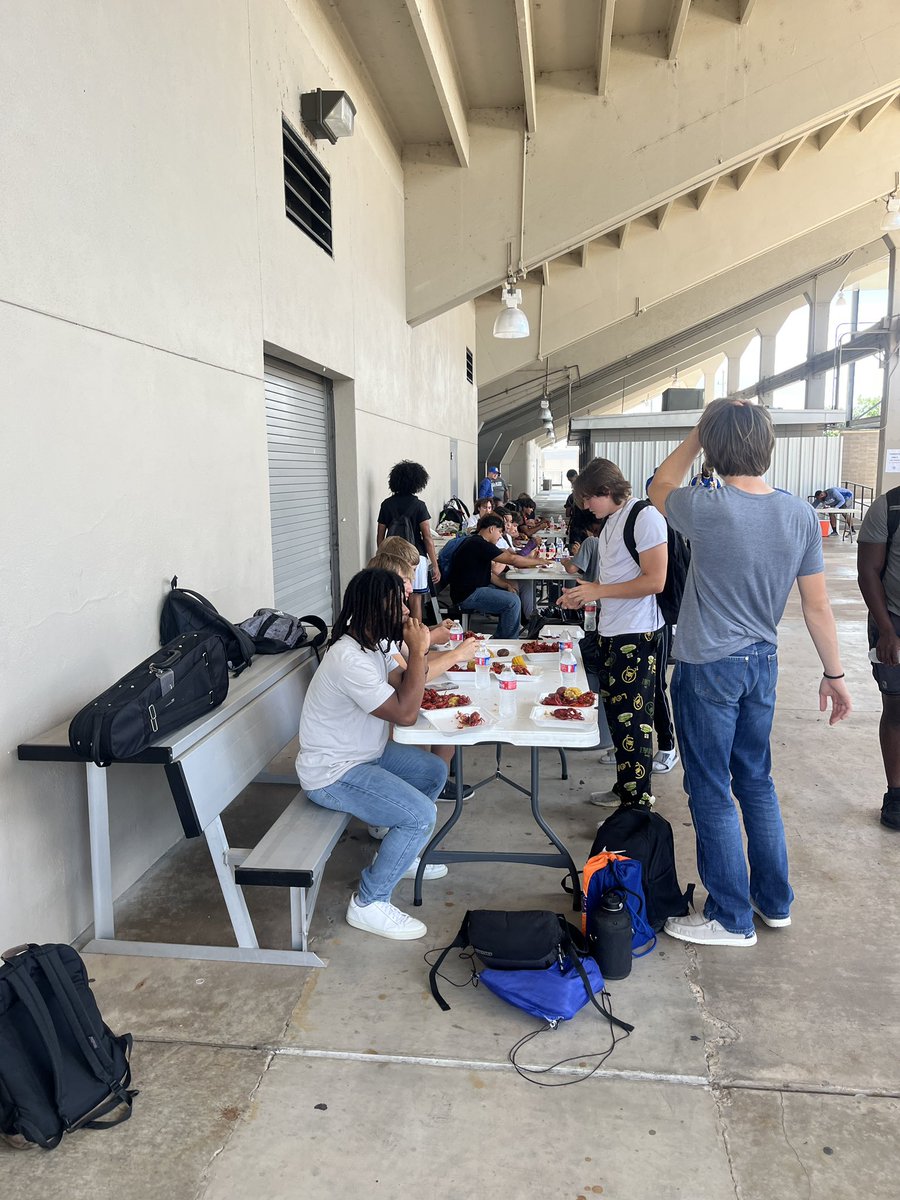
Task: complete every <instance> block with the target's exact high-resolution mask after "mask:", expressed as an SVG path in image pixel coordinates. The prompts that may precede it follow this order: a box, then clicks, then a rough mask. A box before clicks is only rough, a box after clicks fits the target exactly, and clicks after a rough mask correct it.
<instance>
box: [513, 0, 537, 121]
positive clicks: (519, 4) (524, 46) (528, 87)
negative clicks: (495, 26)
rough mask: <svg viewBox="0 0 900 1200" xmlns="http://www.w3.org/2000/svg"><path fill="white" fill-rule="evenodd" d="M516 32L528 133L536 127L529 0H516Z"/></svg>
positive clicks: (532, 37)
mask: <svg viewBox="0 0 900 1200" xmlns="http://www.w3.org/2000/svg"><path fill="white" fill-rule="evenodd" d="M516 32H517V34H518V37H519V59H520V61H521V63H522V87H523V89H524V92H525V126H526V128H527V130H528V132H529V133H534V131H535V129H536V128H537V88H536V86H535V81H534V31H533V29H532V27H531V2H530V0H516Z"/></svg>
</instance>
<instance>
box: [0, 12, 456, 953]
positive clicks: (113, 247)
mask: <svg viewBox="0 0 900 1200" xmlns="http://www.w3.org/2000/svg"><path fill="white" fill-rule="evenodd" d="M48 80H52V86H48V84H47V81H48ZM332 85H333V86H336V87H340V88H346V89H347V91H348V92H350V94H351V95H352V97H353V99H354V101H355V103H356V104H357V107H358V109H359V117H358V125H357V131H356V133H355V135H354V137H353V138H352V139H348V140H346V141H342V142H339V143H338V144H337V145H336V146H334V147H332V146H330V145H329V144H327V143H325V144H322V143H319V144H317V145H316V147H315V150H316V153H317V154H319V156H320V157H321V159H322V161H323V162H324V164H325V166H326V168H327V169H328V170H329V171H330V172H331V175H332V185H333V196H334V211H335V255H334V259H333V260H332V259H330V258H329V257H328V256H327V255H325V254H324V253H323V252H322V251H321V250H319V249H318V248H317V247H316V246H315V245H314V244H313V243H312V242H311V241H309V239H307V238H306V237H305V236H304V235H303V234H302V232H300V231H299V230H297V229H296V228H295V227H294V226H293V225H292V224H291V223H290V222H289V221H288V220H287V219H286V218H285V216H284V199H283V178H282V168H281V112H282V111H284V112H285V113H286V114H287V115H288V117H289V119H291V120H292V121H293V122H294V124H295V126H296V127H298V128H299V94H300V92H301V91H302V90H308V89H310V88H313V87H316V86H320V87H326V88H327V87H329V86H332ZM0 112H2V113H3V118H2V120H0V155H2V161H3V163H4V171H3V177H2V183H0V188H2V197H0V199H2V211H3V221H2V222H0V362H2V363H3V371H2V385H0V386H2V388H3V392H2V400H3V411H4V418H5V420H4V425H5V436H4V439H3V478H4V482H5V484H6V487H5V501H4V506H3V515H2V519H0V563H2V567H0V646H3V647H4V653H3V687H2V689H0V730H2V747H3V756H2V758H0V797H2V803H0V852H2V854H3V859H4V863H5V868H6V869H5V871H4V872H3V873H2V875H0V945H4V946H5V945H12V944H15V943H16V942H21V941H27V940H31V941H45V940H62V941H65V940H69V939H71V938H72V937H73V936H74V935H75V934H76V933H78V932H79V931H80V930H82V929H83V928H85V926H86V925H87V924H88V923H89V921H90V904H89V859H88V844H87V821H86V812H85V799H84V786H83V771H81V769H80V768H79V767H77V766H68V765H61V766H54V765H49V764H34V763H19V762H18V761H17V759H16V756H15V746H16V744H17V743H18V742H20V741H23V740H27V739H28V738H29V737H31V736H33V735H35V734H37V733H39V732H41V731H42V730H43V729H46V728H48V727H49V726H51V725H53V724H55V723H56V722H58V721H61V720H64V719H67V718H68V717H70V716H71V715H72V714H73V713H74V712H75V711H76V710H77V709H78V708H79V707H80V706H81V705H82V704H83V703H85V702H86V701H87V700H89V699H90V698H91V697H92V696H93V695H94V694H95V693H96V692H98V691H99V690H101V689H102V688H103V687H105V686H107V685H108V684H109V683H110V682H112V681H113V680H114V679H115V678H117V677H118V676H119V675H120V674H122V673H123V672H124V671H125V670H127V669H128V668H130V667H131V666H133V665H134V664H135V663H136V662H138V661H139V660H140V659H141V658H143V657H145V656H146V655H147V654H149V653H150V652H151V651H152V650H153V649H154V647H155V645H156V644H157V640H158V639H157V632H156V629H157V618H158V611H159V605H160V602H161V599H162V596H163V594H164V589H165V581H166V580H167V579H168V578H169V577H170V576H171V575H172V574H173V573H175V572H177V573H178V574H179V576H180V577H181V579H182V581H183V582H184V583H185V584H187V585H188V586H191V585H193V586H195V587H197V588H198V589H199V590H200V591H202V592H204V593H205V594H207V595H209V596H210V597H211V599H213V601H214V602H216V603H217V604H218V605H219V607H220V608H221V609H222V611H224V612H225V613H226V614H228V615H229V616H232V617H237V618H240V617H242V616H244V615H245V614H246V613H249V612H250V611H252V609H253V608H255V607H257V606H258V605H260V604H265V603H267V602H270V601H271V597H272V566H271V543H270V532H269V512H268V484H267V471H266V446H265V420H264V396H263V385H262V358H263V351H264V347H265V349H266V351H267V352H270V353H276V354H277V353H282V354H284V355H285V356H286V357H288V358H292V359H294V360H295V361H298V362H302V363H305V364H306V365H309V366H312V367H314V368H318V369H320V370H322V371H323V372H325V373H327V374H330V375H332V376H333V377H334V378H335V380H336V383H335V403H336V422H337V428H338V447H337V456H338V474H339V495H338V512H339V518H340V521H341V525H340V541H341V574H342V578H343V579H344V580H346V577H347V575H348V574H349V573H351V572H352V571H353V570H355V569H357V568H358V567H359V566H360V565H361V563H362V562H363V561H364V560H365V557H367V556H368V554H369V553H370V551H371V548H372V545H373V543H374V516H375V513H376V512H377V504H378V502H379V501H380V499H381V498H382V497H383V495H384V494H385V493H386V486H385V481H386V477H387V473H388V471H389V469H390V467H391V465H392V464H393V463H394V462H395V461H396V460H397V459H399V458H402V457H412V458H418V459H420V460H421V461H422V462H424V463H425V465H426V466H427V467H428V469H429V471H431V473H432V484H431V485H429V489H428V491H427V492H426V494H425V496H424V498H425V500H426V502H427V503H428V504H429V506H430V507H431V508H432V510H433V511H434V512H435V514H436V510H437V508H438V507H439V506H440V504H441V502H442V501H443V500H444V499H445V497H446V495H447V494H448V493H449V476H450V463H449V438H450V437H455V438H458V439H459V443H460V487H461V489H462V494H463V495H467V494H469V493H470V492H471V489H472V486H473V482H474V475H475V405H476V400H475V389H474V388H473V387H472V386H471V385H469V384H467V383H466V379H465V347H466V345H470V346H473V347H474V313H473V311H472V308H471V306H468V305H467V306H464V307H463V308H461V309H457V310H456V311H454V312H450V313H448V314H446V315H445V316H443V317H441V318H439V319H438V320H436V321H434V322H431V323H429V324H426V325H423V326H421V327H419V328H417V329H415V330H412V329H410V328H409V326H408V325H407V324H406V320H405V309H406V297H405V287H404V278H405V265H404V251H403V240H404V228H403V174H402V167H401V163H400V158H399V153H398V151H397V149H396V148H395V146H394V145H393V144H392V142H391V140H390V137H389V136H388V135H387V134H386V132H385V130H384V128H383V127H382V126H381V124H380V123H379V119H378V116H377V113H376V112H375V111H374V109H373V107H372V104H371V102H370V99H369V97H368V95H367V93H366V87H365V84H364V82H363V81H362V80H361V79H360V78H359V76H358V75H357V73H356V71H355V69H354V68H353V66H352V65H351V62H350V60H349V59H348V57H347V55H346V54H345V52H344V50H343V48H342V47H341V46H340V44H339V43H338V41H337V40H336V35H335V33H334V31H333V29H332V27H331V26H330V25H329V24H328V23H327V22H326V20H325V19H324V18H323V16H322V14H321V12H320V10H319V8H318V6H317V5H316V3H315V2H314V0H290V2H288V0H192V3H191V5H190V6H184V5H180V4H178V3H177V2H176V0H161V2H160V3H159V4H156V5H153V6H150V7H148V6H146V5H144V4H140V3H137V0H96V2H95V3H93V4H91V5H78V6H66V5H57V4H53V3H51V2H50V0H34V2H33V3H31V4H29V5H10V4H7V5H3V6H2V8H0ZM110 775H111V778H110V783H111V788H112V789H113V793H114V796H115V803H114V805H113V810H114V811H113V830H112V836H113V859H114V865H115V884H116V889H117V891H121V890H124V889H125V888H126V887H127V886H129V885H130V884H131V883H132V882H133V881H134V880H135V879H136V878H137V877H139V876H140V874H141V873H142V872H143V871H144V870H146V869H147V867H148V866H150V865H151V864H152V863H153V861H155V859H156V858H157V857H158V856H159V855H160V854H161V853H162V852H163V851H164V850H165V849H166V848H167V847H168V846H169V845H171V844H172V842H173V841H174V840H176V839H177V838H178V837H179V836H180V826H179V824H178V822H177V819H176V817H175V812H174V807H173V805H172V803H171V801H170V800H169V798H168V795H167V793H166V792H165V790H164V788H163V787H161V786H160V784H159V781H158V780H157V779H156V775H155V773H154V771H153V770H152V769H148V768H126V767H120V768H112V769H111V772H110Z"/></svg>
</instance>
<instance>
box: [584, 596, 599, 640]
mask: <svg viewBox="0 0 900 1200" xmlns="http://www.w3.org/2000/svg"><path fill="white" fill-rule="evenodd" d="M596 628H597V601H596V600H586V601H585V605H584V630H585V633H592V632H593V631H594V630H595V629H596Z"/></svg>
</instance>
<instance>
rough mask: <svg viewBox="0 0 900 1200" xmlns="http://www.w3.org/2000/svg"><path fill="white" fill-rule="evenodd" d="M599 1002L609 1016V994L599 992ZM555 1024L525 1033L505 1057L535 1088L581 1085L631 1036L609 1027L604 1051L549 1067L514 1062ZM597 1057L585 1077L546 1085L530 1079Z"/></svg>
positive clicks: (550, 1023)
mask: <svg viewBox="0 0 900 1200" xmlns="http://www.w3.org/2000/svg"><path fill="white" fill-rule="evenodd" d="M600 1001H601V1004H602V1006H603V1010H604V1012H607V1013H608V1014H609V1015H610V1016H611V1015H612V1004H611V1003H610V997H609V992H606V991H604V992H601V993H600ZM557 1024H558V1022H551V1021H547V1022H545V1023H544V1024H543V1025H542V1026H541V1027H540V1028H539V1029H533V1030H532V1031H531V1033H526V1034H525V1036H524V1037H521V1038H519V1040H518V1041H517V1042H516V1044H515V1045H514V1046H513V1047H512V1048H511V1049H510V1051H509V1053H508V1054H507V1056H506V1057H507V1059H508V1060H509V1062H510V1063H511V1064H512V1066H513V1067H514V1068H515V1070H516V1073H517V1074H518V1075H520V1076H521V1077H522V1078H523V1079H524V1080H525V1081H526V1082H527V1083H533V1084H535V1086H536V1087H569V1085H570V1084H573V1083H583V1082H584V1081H585V1080H586V1079H590V1077H591V1076H592V1075H593V1074H594V1073H595V1072H596V1071H599V1070H600V1068H601V1067H602V1066H603V1064H604V1063H605V1062H606V1060H607V1059H608V1058H609V1056H610V1055H611V1054H612V1052H613V1050H615V1048H616V1046H617V1045H618V1044H619V1042H622V1041H624V1040H625V1038H627V1037H630V1036H631V1035H630V1033H620V1034H617V1033H616V1031H615V1029H614V1028H613V1026H612V1025H610V1044H609V1047H608V1048H607V1049H606V1050H594V1051H591V1052H589V1053H587V1054H573V1055H571V1056H570V1057H569V1058H561V1059H560V1060H559V1061H558V1062H555V1063H551V1065H550V1066H549V1067H522V1066H520V1065H519V1063H518V1062H517V1061H516V1055H517V1054H518V1053H519V1051H520V1050H521V1049H522V1047H523V1046H526V1045H527V1044H528V1043H529V1042H530V1041H531V1040H532V1039H533V1038H536V1037H537V1036H538V1034H540V1033H545V1032H546V1031H547V1030H548V1029H555V1028H556V1027H557ZM598 1055H599V1056H600V1059H599V1062H597V1064H596V1065H595V1066H594V1067H592V1068H591V1070H590V1071H588V1073H587V1074H586V1075H579V1076H577V1077H576V1078H574V1079H564V1080H560V1081H559V1082H557V1083H546V1082H545V1081H544V1080H542V1079H532V1078H531V1076H532V1075H546V1074H547V1073H548V1072H550V1071H555V1070H556V1068H557V1067H564V1066H565V1065H566V1064H567V1063H571V1062H580V1061H581V1060H582V1059H585V1058H595V1057H596V1056H598Z"/></svg>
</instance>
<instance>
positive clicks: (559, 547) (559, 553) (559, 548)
mask: <svg viewBox="0 0 900 1200" xmlns="http://www.w3.org/2000/svg"><path fill="white" fill-rule="evenodd" d="M565 552H566V546H565V542H564V541H563V540H562V538H557V539H556V557H557V558H562V557H563V555H564V554H565Z"/></svg>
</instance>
